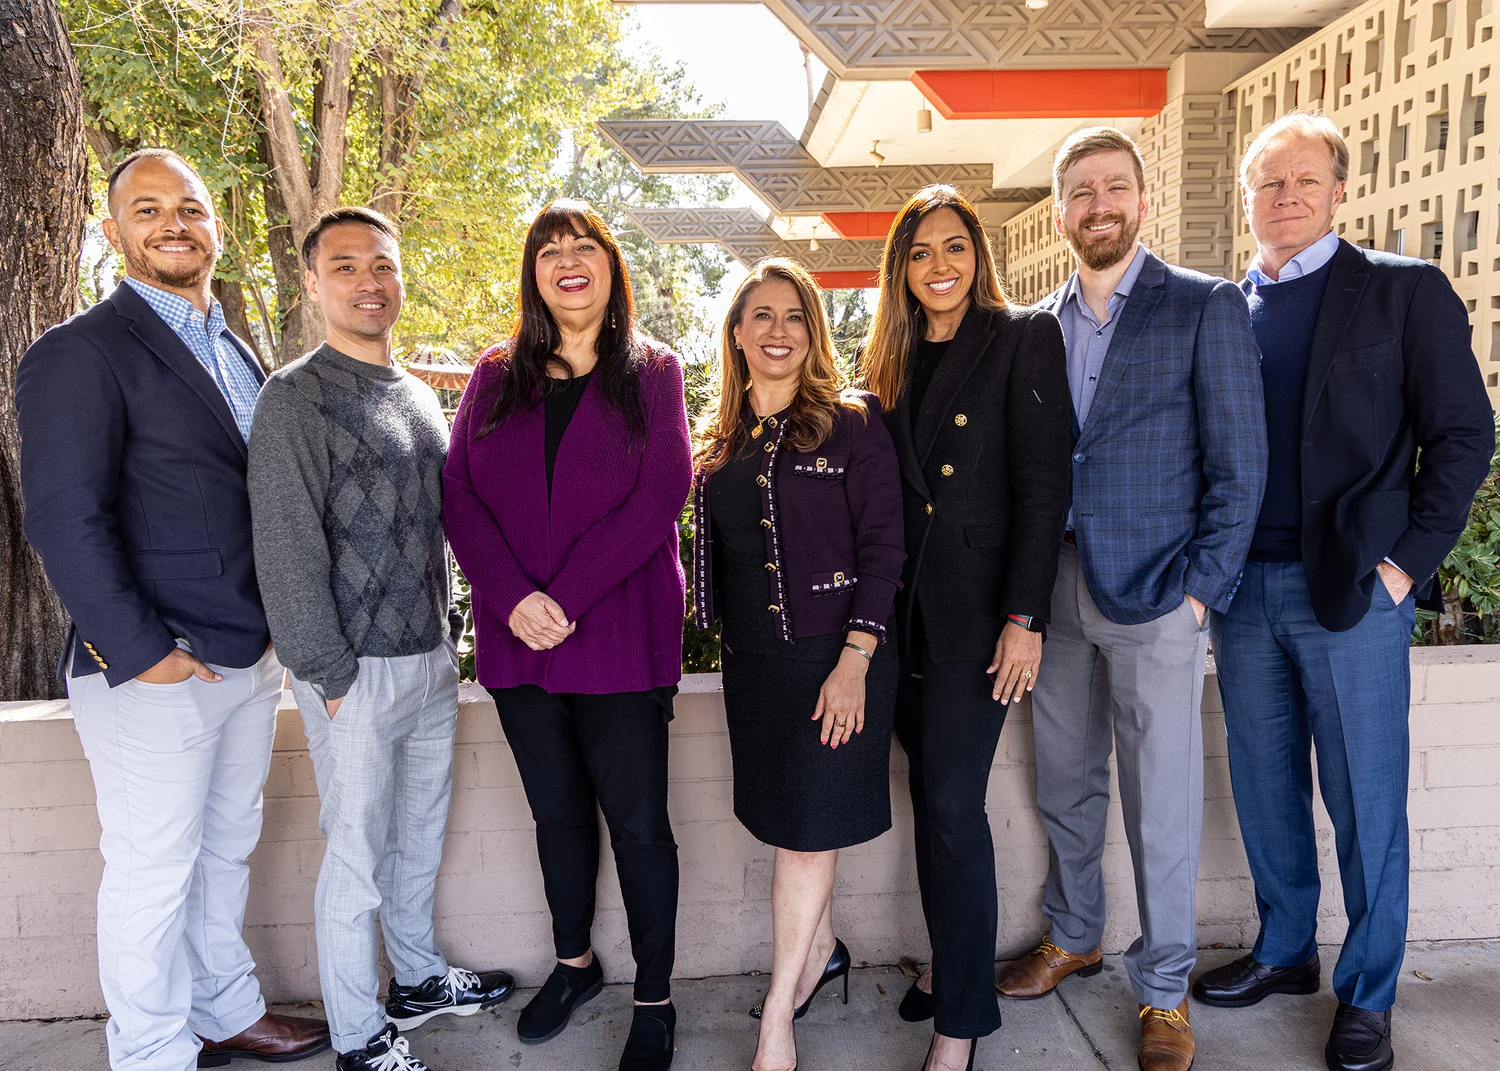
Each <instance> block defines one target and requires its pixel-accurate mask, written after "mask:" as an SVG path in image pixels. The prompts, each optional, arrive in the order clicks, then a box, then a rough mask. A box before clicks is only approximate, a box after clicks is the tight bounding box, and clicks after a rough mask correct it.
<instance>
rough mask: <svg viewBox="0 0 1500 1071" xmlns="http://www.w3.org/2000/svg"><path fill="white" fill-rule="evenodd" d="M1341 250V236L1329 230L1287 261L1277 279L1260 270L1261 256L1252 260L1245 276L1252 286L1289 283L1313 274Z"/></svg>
mask: <svg viewBox="0 0 1500 1071" xmlns="http://www.w3.org/2000/svg"><path fill="white" fill-rule="evenodd" d="M1338 251H1339V236H1338V235H1336V234H1334V233H1333V232H1332V231H1329V232H1328V233H1327V234H1325V235H1323V237H1321V238H1319V239H1318V240H1317V241H1316V242H1314V243H1313V244H1312V245H1310V246H1308V247H1307V248H1306V249H1304V250H1303V251H1302V252H1300V253H1298V254H1297V255H1296V256H1295V257H1293V258H1292V259H1291V260H1289V261H1287V262H1286V264H1285V265H1284V266H1283V267H1282V269H1281V271H1279V272H1278V273H1277V277H1276V278H1275V279H1273V278H1271V277H1270V276H1269V275H1267V274H1266V273H1265V272H1263V271H1261V270H1260V257H1256V258H1255V259H1254V260H1253V261H1251V262H1250V270H1249V271H1247V272H1245V278H1247V279H1249V280H1250V284H1251V285H1252V286H1257V287H1260V286H1275V285H1276V284H1277V283H1289V282H1291V281H1292V280H1293V279H1300V278H1302V276H1304V275H1311V274H1312V273H1313V272H1315V271H1317V270H1318V269H1319V268H1321V267H1322V266H1323V265H1324V264H1327V263H1328V262H1329V261H1330V260H1332V259H1333V255H1334V254H1335V253H1337V252H1338Z"/></svg>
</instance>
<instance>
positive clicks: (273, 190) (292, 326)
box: [260, 128, 323, 368]
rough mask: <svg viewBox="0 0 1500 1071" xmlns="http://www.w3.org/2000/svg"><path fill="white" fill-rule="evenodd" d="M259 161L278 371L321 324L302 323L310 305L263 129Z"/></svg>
mask: <svg viewBox="0 0 1500 1071" xmlns="http://www.w3.org/2000/svg"><path fill="white" fill-rule="evenodd" d="M260 159H261V163H263V164H264V165H265V167H266V177H265V178H264V179H262V180H261V184H260V193H261V198H262V199H263V201H264V204H265V212H266V251H267V253H268V254H269V255H270V258H271V271H272V272H273V273H274V274H275V276H276V323H275V324H274V325H272V330H273V331H274V333H275V336H276V337H275V339H274V340H273V342H272V350H273V352H272V354H271V360H272V362H273V364H274V365H275V367H277V368H280V367H281V366H282V365H284V364H286V363H287V362H288V361H295V360H296V359H297V358H298V357H301V356H302V355H303V354H304V353H306V352H307V351H308V350H310V349H312V348H313V346H314V345H316V343H314V342H313V341H312V340H313V339H314V338H318V337H321V331H322V328H323V324H322V320H321V318H319V320H318V323H317V324H316V325H308V324H306V323H304V317H305V316H306V314H307V311H308V310H309V309H311V308H312V304H311V302H307V303H304V302H303V300H302V261H301V259H300V257H299V255H298V253H297V250H296V248H295V247H294V246H293V244H292V224H291V221H290V219H289V218H288V216H287V210H286V205H285V203H283V201H282V200H281V190H280V188H279V187H278V186H277V185H276V177H275V175H274V174H273V173H272V171H273V168H274V167H275V164H274V163H273V161H272V159H271V145H270V142H269V140H268V139H267V136H266V134H265V131H264V128H263V129H262V131H261V136H260ZM314 313H316V310H314Z"/></svg>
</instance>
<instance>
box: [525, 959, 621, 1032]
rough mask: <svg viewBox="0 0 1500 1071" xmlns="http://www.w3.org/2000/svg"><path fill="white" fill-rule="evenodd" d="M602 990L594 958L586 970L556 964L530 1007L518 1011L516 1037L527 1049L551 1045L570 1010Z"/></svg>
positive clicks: (600, 973) (584, 968)
mask: <svg viewBox="0 0 1500 1071" xmlns="http://www.w3.org/2000/svg"><path fill="white" fill-rule="evenodd" d="M603 988H604V968H603V967H602V966H600V964H599V957H598V956H597V955H595V956H594V959H593V962H591V963H590V964H589V965H588V966H587V967H564V966H563V965H562V964H558V966H557V967H556V968H555V969H554V970H553V971H552V973H551V974H550V975H549V976H548V977H547V981H546V982H544V983H543V984H542V988H541V989H539V990H538V991H537V994H536V996H534V997H532V998H531V1003H529V1004H527V1005H526V1007H524V1008H522V1009H521V1016H520V1018H519V1019H517V1020H516V1034H517V1036H519V1037H520V1039H521V1040H522V1041H524V1042H526V1044H528V1045H540V1044H541V1043H542V1042H544V1041H551V1040H552V1039H553V1038H555V1037H557V1035H558V1034H561V1033H562V1032H563V1028H564V1027H566V1026H567V1025H568V1017H569V1016H571V1015H572V1014H573V1009H574V1008H576V1007H578V1005H580V1004H587V1003H588V1002H589V1001H591V1000H593V999H594V998H595V997H597V996H598V995H599V993H600V991H601V990H602V989H603Z"/></svg>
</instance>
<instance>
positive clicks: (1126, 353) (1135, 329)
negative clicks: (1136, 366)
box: [1073, 253, 1167, 442]
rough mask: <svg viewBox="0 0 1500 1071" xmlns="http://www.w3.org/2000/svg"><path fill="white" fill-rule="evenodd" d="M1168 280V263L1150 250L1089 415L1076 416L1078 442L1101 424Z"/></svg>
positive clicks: (1114, 338) (1107, 355) (1112, 342)
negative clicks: (1081, 419)
mask: <svg viewBox="0 0 1500 1071" xmlns="http://www.w3.org/2000/svg"><path fill="white" fill-rule="evenodd" d="M1166 279H1167V269H1166V267H1165V265H1163V264H1162V262H1161V261H1160V260H1159V259H1157V257H1156V256H1155V254H1153V253H1147V254H1146V263H1145V264H1144V265H1142V266H1141V273H1140V275H1138V276H1136V279H1135V286H1134V287H1132V288H1131V291H1130V297H1128V298H1126V299H1125V307H1124V308H1122V309H1121V310H1120V311H1119V313H1118V316H1119V318H1120V322H1119V323H1118V324H1116V325H1115V333H1114V335H1113V336H1112V337H1111V338H1110V340H1109V350H1108V352H1106V353H1105V355H1104V365H1103V367H1101V368H1100V369H1099V386H1098V387H1097V388H1095V390H1094V400H1093V401H1092V402H1091V403H1089V415H1088V418H1087V419H1086V420H1084V421H1083V424H1082V426H1081V427H1078V415H1077V413H1076V412H1075V413H1074V415H1073V424H1074V426H1075V427H1078V435H1077V439H1075V440H1074V441H1075V442H1076V441H1078V440H1081V439H1084V438H1086V437H1087V436H1088V434H1089V432H1090V431H1091V430H1092V429H1094V428H1095V427H1097V426H1098V424H1099V420H1100V419H1101V418H1100V414H1101V413H1104V412H1105V411H1107V410H1108V408H1109V402H1110V398H1111V397H1113V395H1114V393H1115V388H1117V387H1118V386H1119V385H1120V380H1121V379H1122V378H1124V376H1125V369H1126V367H1127V366H1128V365H1129V364H1130V354H1131V351H1132V350H1134V349H1135V344H1136V342H1137V341H1139V339H1140V338H1141V336H1142V335H1143V334H1144V333H1145V330H1146V326H1147V325H1148V324H1149V323H1150V322H1151V314H1152V313H1154V312H1155V311H1156V306H1157V305H1158V304H1160V302H1161V298H1162V287H1163V285H1164V284H1165V283H1166Z"/></svg>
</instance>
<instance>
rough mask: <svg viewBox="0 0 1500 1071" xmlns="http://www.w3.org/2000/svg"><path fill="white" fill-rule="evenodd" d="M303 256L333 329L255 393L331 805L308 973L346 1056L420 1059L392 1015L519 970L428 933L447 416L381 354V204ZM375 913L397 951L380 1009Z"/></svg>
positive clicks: (305, 711) (305, 703)
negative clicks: (472, 958) (476, 966)
mask: <svg viewBox="0 0 1500 1071" xmlns="http://www.w3.org/2000/svg"><path fill="white" fill-rule="evenodd" d="M302 255H303V259H304V260H305V261H306V264H307V292H308V294H309V295H311V297H312V298H313V299H314V300H315V301H317V302H318V304H319V305H320V306H321V308H322V310H323V318H324V321H325V322H326V324H327V330H328V341H327V342H326V343H324V344H323V345H322V346H319V347H318V348H317V349H316V350H314V351H313V352H311V353H309V354H308V355H307V356H305V357H303V358H301V359H300V360H297V361H294V362H292V363H291V364H289V365H287V366H286V367H285V368H283V369H281V370H280V371H279V372H277V373H276V374H275V375H273V376H272V377H271V378H270V379H269V380H268V381H267V382H266V385H265V387H264V388H263V389H262V391H261V394H260V398H259V400H258V402H257V403H256V408H255V421H254V425H253V427H252V429H251V434H250V467H249V483H250V508H251V517H252V523H253V525H254V535H255V562H256V575H257V577H258V579H259V581H260V589H261V595H262V597H263V599H264V602H265V607H266V617H267V619H268V620H269V621H270V625H271V638H272V640H273V641H274V643H275V645H276V653H277V654H278V655H279V656H280V658H281V661H282V663H283V664H284V665H285V666H286V667H287V669H288V670H289V671H290V673H291V681H292V694H293V695H295V696H296V699H297V706H298V709H299V710H300V711H301V712H302V720H303V724H304V725H305V727H306V729H307V744H308V749H309V751H311V753H312V760H313V769H314V771H315V772H316V774H317V779H318V795H319V796H320V797H321V802H322V808H321V811H320V814H319V819H318V825H319V827H320V828H321V829H322V830H323V835H324V837H325V838H326V839H327V842H328V846H327V850H326V852H325V853H324V856H323V867H322V870H321V871H320V872H319V874H318V891H317V898H316V902H315V916H316V923H317V936H318V973H319V976H320V978H321V980H322V988H323V1003H324V1006H325V1007H326V1009H327V1013H328V1020H329V1027H330V1031H331V1033H332V1036H333V1045H334V1048H335V1049H337V1050H338V1052H339V1057H338V1067H339V1069H340V1071H373V1069H375V1068H379V1069H380V1071H425V1068H426V1065H425V1064H423V1063H422V1062H421V1061H420V1060H418V1059H417V1058H416V1057H415V1056H413V1055H412V1054H411V1051H410V1049H409V1047H408V1045H407V1041H406V1039H405V1038H403V1037H399V1036H397V1032H396V1028H397V1027H403V1028H409V1027H413V1026H416V1025H417V1024H418V1023H422V1022H425V1021H426V1020H427V1019H430V1018H431V1017H432V1016H434V1015H442V1014H459V1015H464V1014H470V1013H472V1012H477V1011H479V1010H480V1009H481V1008H485V1007H490V1006H492V1005H495V1004H498V1003H500V1002H501V1001H503V1000H504V999H506V998H507V997H508V996H510V993H511V990H512V988H513V985H514V983H513V981H512V979H511V977H510V975H509V974H507V973H505V972H504V971H486V972H480V973H476V972H474V971H468V970H464V969H463V968H461V967H453V966H450V965H449V963H448V961H447V960H446V959H445V958H444V956H443V954H442V952H440V951H439V950H438V947H437V944H436V941H435V940H434V936H433V925H432V899H433V885H434V883H435V881H436V879H437V872H438V865H439V863H440V862H441V861H442V851H443V832H444V827H445V826H446V824H447V818H448V801H449V797H450V796H451V794H452V787H453V733H454V727H455V723H456V721H457V717H458V654H457V650H456V648H455V646H454V644H455V641H456V640H457V637H458V635H459V634H460V632H461V631H462V627H463V619H462V617H461V616H459V615H458V614H457V613H456V612H455V611H454V610H453V609H452V602H451V599H450V593H449V588H450V585H449V582H448V576H449V574H448V562H447V550H446V547H445V545H444V543H443V530H442V517H441V510H442V488H443V479H442V471H443V462H444V460H445V459H446V456H447V451H448V424H447V421H446V419H445V418H444V416H443V410H442V406H441V405H439V403H438V400H437V395H436V394H434V393H433V391H432V388H430V387H428V386H427V385H426V384H425V383H422V382H421V381H420V380H418V379H417V378H416V377H414V376H412V375H411V374H410V373H408V372H406V371H405V370H403V369H402V368H400V367H399V366H397V365H396V364H394V363H393V362H392V360H391V330H392V329H393V328H394V327H395V324H396V320H397V318H398V317H399V316H400V315H401V302H402V299H403V298H404V296H405V287H404V284H403V283H402V280H401V251H400V248H399V245H398V238H397V234H396V228H395V226H394V225H393V224H392V223H391V222H390V220H388V219H386V218H385V217H384V216H382V215H380V214H379V213H378V212H373V211H370V210H369V209H363V208H339V209H335V210H333V211H332V212H329V213H327V214H325V215H324V216H323V217H322V218H321V219H320V220H318V222H317V223H316V224H315V225H314V226H313V228H312V229H311V230H310V231H309V232H308V235H307V238H306V239H305V240H304V242H303V245H302ZM377 914H378V916H379V918H380V921H381V924H382V927H381V928H382V931H383V933H384V936H385V949H386V953H387V954H388V955H389V956H390V959H391V963H392V964H393V965H394V966H395V968H396V975H395V977H394V978H393V979H392V980H391V986H390V991H389V994H388V996H387V999H386V1003H385V1005H384V1007H382V1006H381V1003H380V993H379V990H380V978H379V974H378V966H377V954H378V953H377V948H376V943H375V921H376V916H377Z"/></svg>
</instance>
